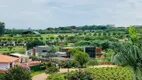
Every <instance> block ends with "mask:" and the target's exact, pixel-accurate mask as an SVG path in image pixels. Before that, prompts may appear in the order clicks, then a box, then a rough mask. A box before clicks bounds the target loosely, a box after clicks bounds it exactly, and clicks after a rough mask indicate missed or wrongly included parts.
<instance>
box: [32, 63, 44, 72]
mask: <svg viewBox="0 0 142 80" xmlns="http://www.w3.org/2000/svg"><path fill="white" fill-rule="evenodd" d="M30 70H31V71H40V70H45V67H43V65H42V64H40V65H36V66H31V67H30Z"/></svg>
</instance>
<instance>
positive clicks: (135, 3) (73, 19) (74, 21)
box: [0, 0, 142, 28]
mask: <svg viewBox="0 0 142 80" xmlns="http://www.w3.org/2000/svg"><path fill="white" fill-rule="evenodd" d="M141 8H142V1H141V0H0V10H1V11H0V21H4V22H5V23H6V27H7V28H28V27H31V28H47V27H58V26H66V25H90V24H116V25H131V24H141V22H142V15H141V14H142V11H141Z"/></svg>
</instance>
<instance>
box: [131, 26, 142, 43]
mask: <svg viewBox="0 0 142 80" xmlns="http://www.w3.org/2000/svg"><path fill="white" fill-rule="evenodd" d="M129 36H130V38H131V41H132V42H133V43H136V42H137V41H138V40H139V38H140V37H139V35H138V33H137V32H136V29H135V28H134V27H132V26H131V27H130V28H129Z"/></svg>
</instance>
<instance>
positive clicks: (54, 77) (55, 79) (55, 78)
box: [47, 73, 67, 80]
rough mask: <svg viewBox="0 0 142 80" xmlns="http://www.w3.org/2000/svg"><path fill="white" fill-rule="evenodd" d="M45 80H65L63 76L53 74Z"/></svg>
mask: <svg viewBox="0 0 142 80" xmlns="http://www.w3.org/2000/svg"><path fill="white" fill-rule="evenodd" d="M47 80H67V79H65V76H64V75H63V74H60V73H55V74H51V76H49V77H48V78H47Z"/></svg>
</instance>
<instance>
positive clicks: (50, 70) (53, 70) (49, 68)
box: [44, 62, 59, 74]
mask: <svg viewBox="0 0 142 80" xmlns="http://www.w3.org/2000/svg"><path fill="white" fill-rule="evenodd" d="M44 66H45V68H46V70H45V73H47V74H53V73H56V72H59V69H58V68H57V67H56V65H55V64H53V63H51V62H48V63H44Z"/></svg>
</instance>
